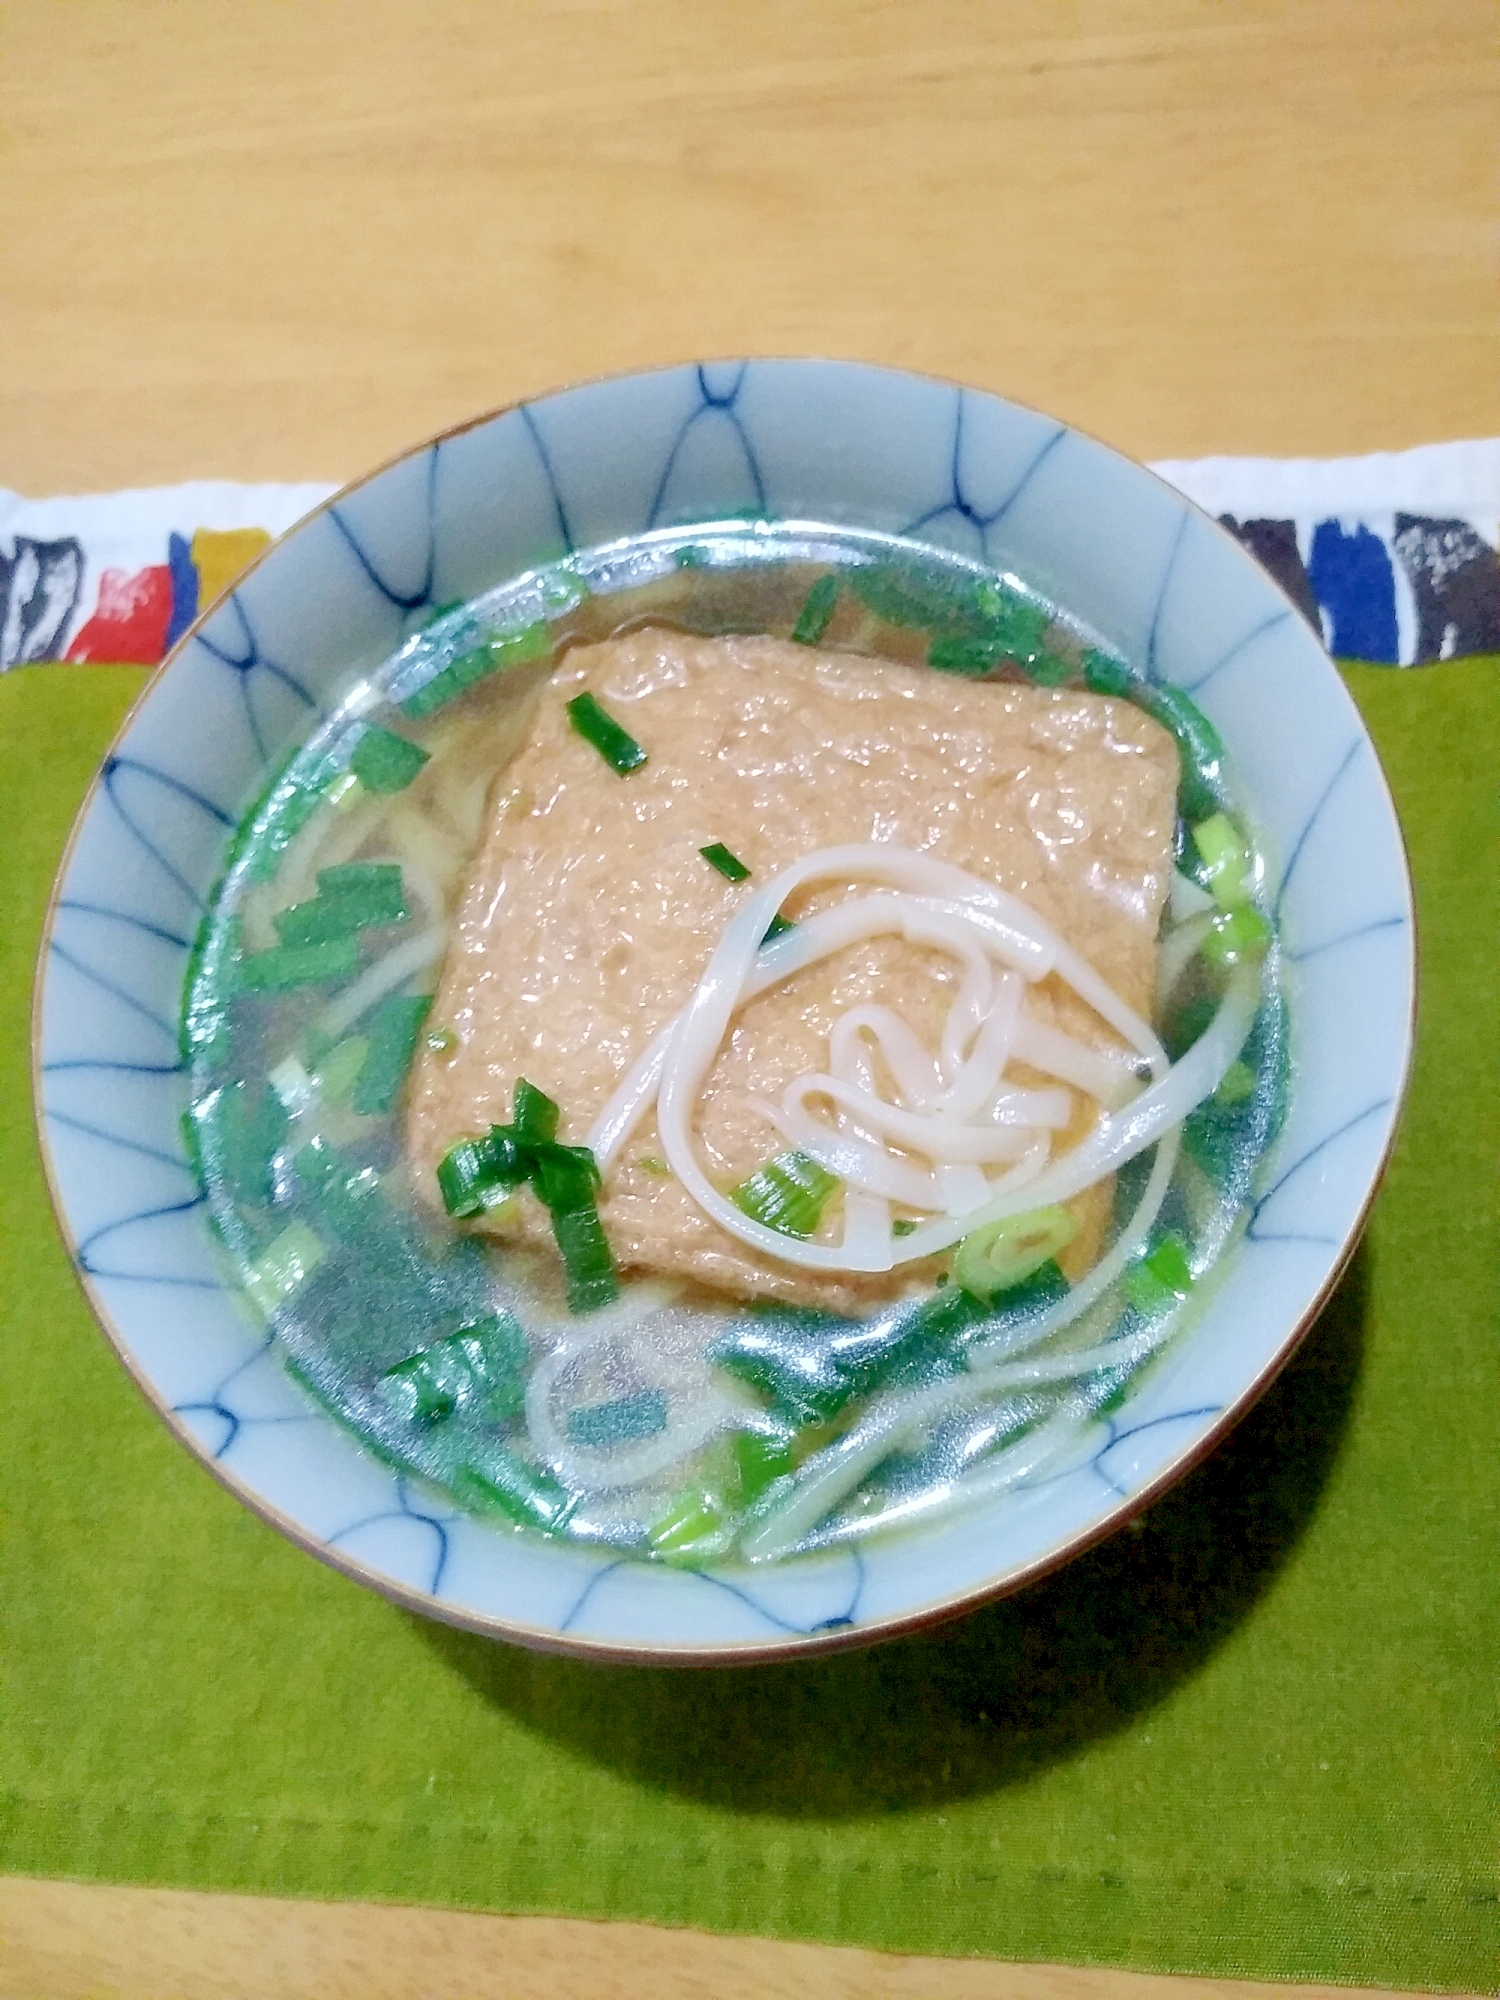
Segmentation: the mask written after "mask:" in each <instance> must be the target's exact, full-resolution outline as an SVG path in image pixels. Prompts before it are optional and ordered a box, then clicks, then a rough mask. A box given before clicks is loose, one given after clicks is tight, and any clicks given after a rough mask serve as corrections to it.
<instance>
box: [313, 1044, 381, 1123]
mask: <svg viewBox="0 0 1500 2000" xmlns="http://www.w3.org/2000/svg"><path fill="white" fill-rule="evenodd" d="M369 1053H370V1044H369V1041H368V1039H367V1037H366V1036H364V1035H346V1036H345V1037H344V1039H343V1041H341V1042H335V1043H334V1045H333V1047H332V1048H331V1049H330V1050H329V1051H328V1053H327V1055H325V1056H324V1058H323V1060H322V1061H321V1062H320V1063H319V1064H318V1073H317V1076H316V1078H315V1079H314V1081H315V1083H316V1085H317V1091H318V1095H319V1096H320V1097H321V1098H323V1099H324V1100H325V1102H327V1103H329V1104H341V1103H342V1102H343V1101H344V1099H345V1098H346V1097H347V1096H348V1095H349V1093H350V1091H351V1090H353V1088H354V1085H355V1082H356V1081H357V1079H358V1077H359V1074H360V1071H361V1070H362V1069H363V1068H364V1066H365V1062H366V1059H367V1058H368V1056H369ZM356 1108H357V1107H356Z"/></svg>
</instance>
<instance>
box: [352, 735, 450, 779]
mask: <svg viewBox="0 0 1500 2000" xmlns="http://www.w3.org/2000/svg"><path fill="white" fill-rule="evenodd" d="M429 754H430V753H429V752H428V751H426V750H424V749H423V748H422V746H421V744H420V743H412V742H410V741H409V740H408V738H406V737H405V736H397V735H396V733H395V732H394V730H390V729H382V728H381V727H380V726H379V724H378V723H373V722H372V723H371V724H370V726H369V728H368V729H367V730H366V731H365V733H364V735H363V736H361V737H360V739H359V741H358V743H356V744H355V746H354V755H353V756H352V757H351V758H350V759H349V769H350V770H351V771H352V772H353V773H354V775H355V777H356V778H358V780H359V782H360V783H361V784H362V785H363V786H364V788H365V790H366V791H367V792H404V791H405V790H406V788H407V786H408V785H409V784H410V783H411V781H412V779H413V778H414V777H415V776H416V775H417V773H418V771H420V770H421V768H422V766H423V765H424V764H425V763H426V762H427V759H428V755H429Z"/></svg>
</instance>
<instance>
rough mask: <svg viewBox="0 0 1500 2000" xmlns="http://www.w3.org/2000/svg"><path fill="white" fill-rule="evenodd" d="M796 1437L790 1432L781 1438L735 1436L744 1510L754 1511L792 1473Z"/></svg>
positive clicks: (750, 1434) (740, 1433) (758, 1433)
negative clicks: (793, 1442)
mask: <svg viewBox="0 0 1500 2000" xmlns="http://www.w3.org/2000/svg"><path fill="white" fill-rule="evenodd" d="M793 1435H794V1434H793V1433H792V1432H791V1431H790V1430H788V1431H786V1432H785V1433H784V1434H782V1435H779V1436H771V1435H769V1434H768V1433H766V1432H765V1431H736V1432H735V1434H734V1463H735V1472H736V1474H737V1475H738V1480H739V1489H740V1504H741V1506H744V1507H753V1506H754V1505H755V1503H756V1501H757V1500H759V1499H760V1497H761V1495H762V1494H763V1493H766V1492H768V1491H769V1490H770V1488H771V1487H773V1486H774V1485H775V1484H776V1482H777V1480H778V1479H781V1478H783V1477H784V1476H785V1474H787V1473H788V1472H790V1471H791V1469H792V1438H793Z"/></svg>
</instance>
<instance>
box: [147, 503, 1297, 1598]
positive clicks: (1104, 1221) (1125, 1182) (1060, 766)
mask: <svg viewBox="0 0 1500 2000" xmlns="http://www.w3.org/2000/svg"><path fill="white" fill-rule="evenodd" d="M1221 766H1222V748H1221V746H1220V745H1219V744H1218V741H1217V739H1216V737H1215V736H1214V734H1213V731H1212V729H1211V728H1210V726H1209V725H1208V724H1207V722H1206V721H1205V720H1204V718H1203V717H1202V716H1201V715H1199V714H1198V712H1197V711H1196V709H1194V708H1193V706H1192V704H1191V703H1190V702H1188V701H1187V700H1186V699H1185V698H1184V697H1183V696H1181V695H1180V694H1179V693H1178V692H1177V691H1176V690H1175V689H1170V688H1165V687H1156V686H1148V685H1146V684H1145V683H1143V682H1141V681H1139V680H1138V679H1136V678H1135V677H1134V676H1133V674H1132V673H1131V671H1130V668H1129V665H1128V663H1126V662H1124V661H1121V660H1119V659H1117V658H1115V657H1113V656H1112V655H1111V654H1110V653H1109V652H1108V651H1107V650H1106V649H1104V648H1101V647H1099V646H1096V645H1092V644H1091V643H1090V639H1089V635H1088V634H1086V633H1084V632H1083V631H1081V630H1080V629H1079V628H1077V627H1076V626H1075V625H1074V624H1073V623H1072V622H1071V621H1070V620H1069V619H1068V618H1067V617H1066V615H1065V614H1064V613H1061V612H1058V611H1056V610H1054V609H1053V608H1052V607H1049V606H1047V605H1044V604H1043V603H1041V601H1040V600H1038V599H1036V598H1035V597H1033V596H1031V595H1030V594H1028V593H1027V592H1026V591H1025V590H1024V589H1023V588H1022V587H1021V586H1020V585H1019V584H1018V583H1017V582H1016V580H1015V579H1013V578H1000V577H997V576H994V575H991V574H989V573H986V572H983V571H980V570H978V569H975V568H973V567H970V566H968V565H963V564H960V563H958V562H957V561H955V560H953V559H952V558H948V557H944V556H940V555H938V554H937V553H935V552H933V551H931V550H926V549H918V548H916V547H913V546H912V545H909V544H900V543H893V542H890V541H887V540H883V539H880V538H876V537H871V536H864V535H855V534H852V533H847V532H844V531H833V530H821V529H818V530H810V529H806V528H795V529H794V528H791V527H788V528H785V529H778V528H774V527H770V526H763V525H756V526H752V527H746V526H745V525H743V524H721V525H720V526H718V527H714V528H700V529H697V530H695V531H688V532H683V533H680V534H677V535H671V536H668V535H657V536H652V537H648V538H645V539H643V540H641V541H639V542H636V543H632V544H629V545H625V546H621V547H612V548H610V549H607V550H602V551H596V552H594V553H592V554H587V555H584V556H580V557H575V558H574V559H572V561H570V562H569V563H567V564H559V565H557V566H555V567H554V568H553V569H551V570H549V571H543V572H540V573H533V574H531V575H529V576H527V577H524V578H521V579H519V580H518V581H517V582H516V583H515V584H513V585H510V586H507V587H505V588H503V589H501V590H498V591H496V592H492V593H490V594H489V596H488V597H486V598H484V599H481V600H478V601H476V602H475V603H474V604H472V605H468V606H461V607H453V608H451V609H449V610H447V611H445V612H443V613H440V614H439V615H438V617H437V618H436V619H435V620H434V621H433V623H432V624H431V625H429V626H428V627H427V628H426V630H425V631H423V632H419V633H417V634H416V635H414V637H413V638H412V639H411V640H409V641H408V643H407V644H406V646H404V647H403V648H402V650H401V651H400V652H399V653H398V654H397V655H396V657H395V659H394V660H393V661H391V662H390V663H389V664H388V666H387V667H386V668H385V669H384V670H383V671H382V673H381V674H380V675H378V676H376V677H375V680H374V681H373V682H372V683H371V684H369V685H367V686H363V687H361V688H360V689H358V690H356V691H355V692H354V694H353V695H351V697H350V699H349V701H348V702H347V703H346V705H345V707H344V709H343V710H342V711H341V712H340V713H339V715H337V716H336V717H335V718H333V720H332V721H331V722H330V723H329V724H328V725H327V726H326V727H325V728H324V729H323V730H321V731H320V733H319V734H318V736H317V737H316V738H315V739H314V740H313V741H312V742H310V743H309V744H307V745H306V746H304V747H303V748H302V749H301V750H300V751H298V752H297V753H296V755H295V756H294V757H293V758H292V759H291V761H290V762H289V763H288V765H287V766H286V767H285V769H284V770H283V771H282V772H281V773H280V774H279V775H278V777H277V779H276V781H275V783H274V784H273V785H272V786H271V788H270V790H269V791H268V793H267V794H266V796H265V798H264V799H263V800H262V801H261V802H260V803H259V804H258V806H257V807H256V808H255V809H254V810H252V812H251V813H250V814H249V815H248V816H247V819H246V821H245V823H244V825H243V827H242V828H241V831H240V833H239V835H238V836H237V838H236V841H235V844H234V848H233V851H232V853H231V856H230V860H229V864H228V866H227V869H226V873H225V877H224V881H223V884H222V886H221V889H220V891H219V893H218V894H217V896H216V898H215V901H214V905H213V908H212V911H211V913H210V916H209V918H208V921H207V922H206V924H205V927H204V931H203V934H202V936H201V938H200V940H199V944H198V948H197V951H196V952H195V956H194V963H193V968H192V971H191V974H190V978H189V982H188V991H187V996H186V1002H185V1013H184V1035H185V1039H186V1043H187V1048H188V1055H189V1060H190V1067H191V1074H192V1084H193V1104H192V1109H191V1113H190V1119H189V1123H190V1128H191V1131H192V1133H193V1137H194V1141H195V1144H196V1147H197V1151H198V1157H199V1160H200V1164H201V1169H202V1173H203V1177H204V1181H205V1185H206V1187H207V1189H208V1191H209V1197H210V1202H211V1206H212V1211H213V1214H214V1217H215V1220H216V1223H217V1226H218V1229H219V1233H220V1234H221V1236H222V1237H223V1240H224V1243H225V1245H226V1247H227V1250H228V1253H229V1255H230V1257H231V1258H232V1259H233V1261H234V1264H235V1266H236V1270H237V1273H238V1277H239V1281H240V1283H241V1285H242V1286H243V1289H244V1292H245V1295H246V1298H247V1301H248V1302H249V1305H250V1307H251V1309H252V1310H254V1311H256V1312H257V1313H259V1314H261V1315H263V1316H264V1317H265V1318H266V1319H267V1320H268V1321H269V1322H270V1324H271V1325H272V1326H273V1327H274V1329H275V1331H276V1334H277V1336H278V1338H279V1341H280V1343H281V1345H282V1347H283V1348H284V1350H285V1353H286V1356H287V1360H288V1365H289V1366H290V1367H291V1368H292V1370H293V1372H294V1373H295V1374H296V1375H297V1377H298V1379H299V1380H300V1381H301V1382H302V1383H303V1384H304V1386H305V1387H306V1388H307V1389H308V1390H309V1391H310V1392H311V1393H312V1394H314V1395H316V1396H317V1397H319V1398H320V1399H321V1400H322V1401H323V1402H325V1403H326V1404H327V1405H328V1406H329V1407H330V1408H331V1409H332V1410H333V1411H334V1412H335V1413H336V1415H337V1416H338V1417H339V1418H340V1420H341V1421H342V1422H344V1423H345V1424H346V1425H348V1426H349V1427H351V1428H352V1429H353V1430H354V1431H355V1432H356V1433H357V1434H358V1435H359V1436H360V1437H362V1438H363V1439H364V1440H365V1441H366V1442H367V1443H368V1444H369V1445H370V1446H372V1447H373V1448H374V1449H376V1450H377V1451H379V1452H381V1453H382V1454H384V1455H385V1456H387V1457H388V1458H391V1459H393V1460H395V1461H396V1462H398V1463H399V1464H400V1465H402V1466H403V1467H404V1468H406V1469H407V1470H409V1471H410V1472H412V1473H414V1474H416V1475H418V1476H420V1477H422V1478H424V1479H426V1480H428V1481H431V1482H433V1483H435V1484H437V1485H438V1486H440V1487H442V1488H444V1489H445V1490H446V1491H448V1492H449V1493H451V1494H452V1495H453V1496H454V1497H455V1498H457V1499H458V1500H459V1501H460V1502H461V1503H462V1504H464V1505H466V1506H469V1507H472V1508H474V1509H476V1510H483V1511H488V1512H491V1513H493V1514H495V1515H496V1516H497V1518H499V1519H501V1520H506V1521H510V1522H512V1523H516V1524H518V1525H519V1526H520V1527H522V1528H523V1529H525V1530H529V1531H540V1532H543V1533H549V1534H554V1535H567V1536H571V1537H575V1538H582V1539H587V1540H601V1539H602V1540H606V1541H609V1542H612V1543H615V1544H617V1545H619V1546H621V1547H623V1548H628V1549H631V1550H634V1551H637V1552H639V1553H640V1554H642V1555H650V1556H654V1557H656V1558H659V1559H663V1560H676V1561H687V1562H705V1561H715V1560H720V1559H725V1558H728V1557H731V1556H735V1555H738V1556H739V1557H742V1558H746V1559H749V1560H764V1559H769V1558H772V1557H776V1556H780V1555H783V1554H786V1553H788V1552H791V1551H794V1550H797V1549H801V1548H806V1547H812V1546H819V1545H823V1544H825V1543H828V1542H830V1541H838V1540H844V1539H848V1538H850V1537H853V1536H861V1535H865V1534H868V1533H871V1532H875V1531H877V1530H890V1529H892V1528H894V1527H895V1526H896V1525H897V1524H898V1523H902V1522H905V1521H909V1520H911V1519H913V1518H915V1517H917V1516H922V1515H926V1514H927V1513H928V1512H929V1511H930V1510H932V1509H934V1508H937V1507H940V1506H958V1505H963V1504H966V1503H968V1502H971V1501H972V1500H974V1499H976V1498H978V1497H981V1496H983V1495H988V1494H993V1493H996V1492H998V1491H1003V1490H1004V1489H1006V1488H1007V1487H1009V1486H1013V1485H1017V1484H1020V1483H1022V1482H1024V1481H1026V1480H1028V1479H1030V1478H1032V1477H1033V1476H1035V1475H1036V1474H1038V1473H1039V1472H1044V1471H1045V1470H1046V1469H1047V1468H1048V1467H1049V1466H1050V1465H1051V1464H1052V1463H1054V1462H1056V1461H1057V1460H1058V1458H1059V1457H1060V1456H1061V1455H1063V1454H1065V1453H1066V1452H1067V1451H1068V1449H1069V1446H1070V1443H1071V1441H1072V1440H1073V1439H1074V1438H1075V1437H1076V1435H1077V1433H1078V1431H1079V1429H1080V1427H1081V1425H1082V1424H1083V1423H1084V1422H1085V1421H1086V1420H1087V1419H1088V1418H1090V1417H1091V1416H1092V1415H1093V1414H1095V1413H1097V1412H1098V1411H1099V1410H1100V1409H1101V1408H1104V1407H1107V1406H1109V1405H1111V1404H1112V1402H1114V1401H1116V1400H1119V1399H1120V1398H1122V1397H1123V1395H1124V1394H1125V1392H1126V1390H1127V1388H1128V1386H1129V1384H1130V1383H1131V1381H1132V1380H1133V1379H1134V1378H1135V1377H1136V1375H1137V1374H1138V1373H1139V1371H1141V1370H1142V1369H1144V1368H1146V1367H1148V1366H1150V1365H1151V1364H1152V1362H1153V1360H1154V1359H1155V1358H1156V1357H1158V1356H1159V1355H1160V1354H1161V1353H1162V1352H1163V1350H1164V1349H1165V1348H1166V1347H1167V1346H1168V1345H1169V1344H1170V1342H1171V1341H1172V1339H1173V1337H1174V1335H1175V1334H1176V1333H1177V1332H1178V1331H1179V1330H1180V1328H1181V1327H1182V1325H1183V1324H1184V1323H1185V1321H1186V1320H1187V1319H1188V1318H1189V1317H1190V1316H1191V1315H1192V1313H1193V1312H1194V1311H1195V1309H1196V1307H1197V1305H1198V1303H1199V1301H1200V1300H1201V1298H1202V1296H1203V1292H1204V1288H1205V1284H1206V1282H1207V1281H1208V1278H1209V1274H1210V1271H1211V1268H1212V1267H1213V1266H1214V1265H1215V1263H1216V1262H1217V1260H1218V1259H1220V1258H1221V1257H1222V1256H1223V1255H1224V1254H1225V1253H1226V1251H1227V1250H1229V1249H1230V1248H1231V1246H1232V1242H1233V1239H1234V1236H1235V1234H1236V1230H1237V1227H1238V1222H1239V1218H1240V1217H1241V1215H1242V1214H1243V1211H1244V1207H1245V1203H1246V1201H1247V1198H1248V1196H1249V1192H1250V1188H1251V1183H1252V1179H1253V1176H1254V1172H1255V1167H1256V1162H1257V1160H1258V1158H1259V1157H1260V1155H1261V1154H1262V1153H1263V1151H1264V1150H1265V1147H1266V1145H1267V1144H1268V1142H1269V1139H1270V1137H1271V1136H1272V1134H1273V1131H1274V1127H1275V1124H1276V1121H1277V1118H1278V1116H1279V1107H1280V1101H1281V1098H1282V1096H1283V1094H1284V1089H1285V1081H1286V1038H1285V1029H1284V1008H1283V1005H1282V1002H1281V999H1280V995H1279V987H1278V981H1277V952H1276V946H1275V939H1274V937H1273V935H1272V932H1271V928H1270V925H1269V922H1268V920H1267V917H1266V914H1265V912H1264V910H1263V909H1262V908H1261V906H1260V902H1259V896H1260V882H1261V876H1262V870H1261V868H1260V865H1259V862H1258V859H1257V857H1256V855H1255V852H1254V849H1253V847H1252V846H1251V844H1250V841H1249V837H1248V835H1247V832H1246V829H1245V824H1244V821H1243V818H1242V816H1241V815H1240V813H1239V812H1238V810H1237V808H1236V805H1235V803H1234V802H1233V799H1232V796H1231V793H1230V791H1229V790H1228V789H1227V788H1226V779H1225V774H1224V772H1223V770H1222V768H1221Z"/></svg>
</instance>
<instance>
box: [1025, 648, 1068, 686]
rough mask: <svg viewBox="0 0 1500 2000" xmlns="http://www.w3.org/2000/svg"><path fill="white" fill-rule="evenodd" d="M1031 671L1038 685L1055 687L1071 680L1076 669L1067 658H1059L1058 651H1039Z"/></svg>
mask: <svg viewBox="0 0 1500 2000" xmlns="http://www.w3.org/2000/svg"><path fill="white" fill-rule="evenodd" d="M1029 671H1030V674H1031V678H1032V680H1033V681H1035V683H1036V685H1037V686H1038V687H1048V688H1053V687H1061V686H1062V684H1063V682H1064V681H1066V680H1071V679H1072V677H1073V671H1074V670H1073V668H1072V666H1071V665H1070V664H1069V662H1068V661H1067V660H1064V659H1061V658H1059V656H1058V655H1057V654H1056V653H1038V654H1037V656H1036V658H1035V659H1034V660H1033V661H1032V662H1031V666H1030V669H1029Z"/></svg>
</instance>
